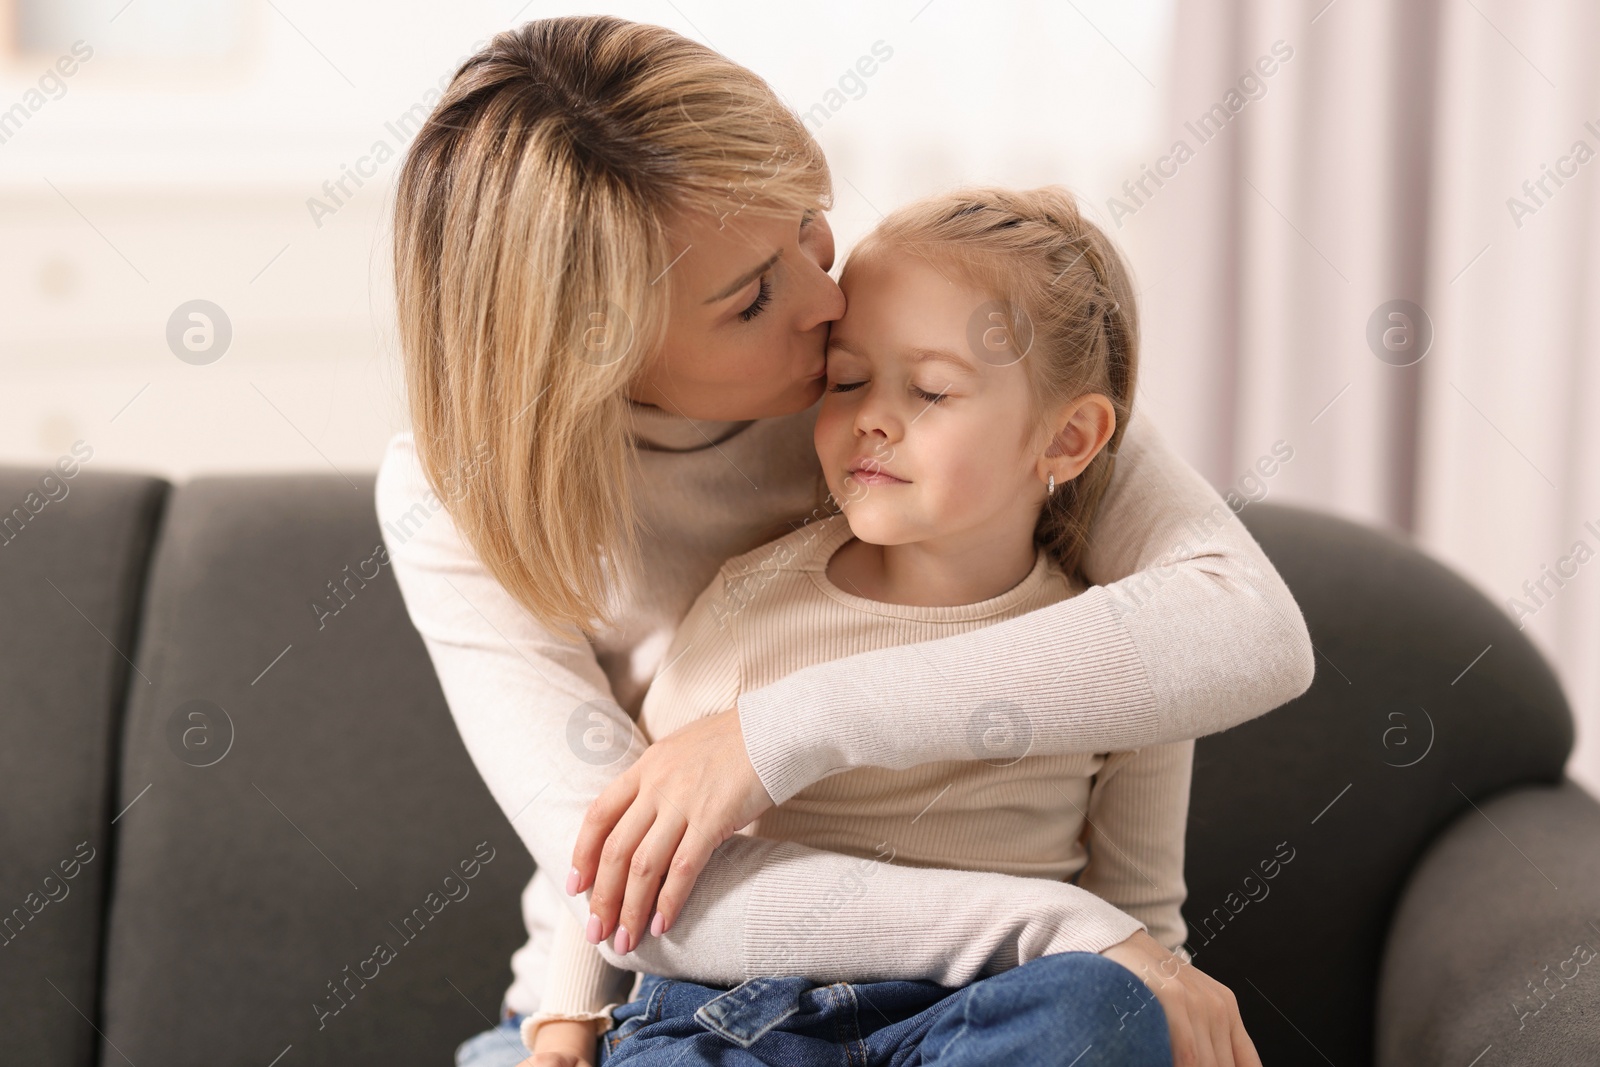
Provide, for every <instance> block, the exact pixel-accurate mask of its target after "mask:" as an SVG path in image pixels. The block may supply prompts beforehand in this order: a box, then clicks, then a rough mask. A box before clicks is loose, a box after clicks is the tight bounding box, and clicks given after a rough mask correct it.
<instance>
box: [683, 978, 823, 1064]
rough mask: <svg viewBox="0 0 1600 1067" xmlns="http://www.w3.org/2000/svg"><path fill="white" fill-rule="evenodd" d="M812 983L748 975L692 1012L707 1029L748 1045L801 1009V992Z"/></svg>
mask: <svg viewBox="0 0 1600 1067" xmlns="http://www.w3.org/2000/svg"><path fill="white" fill-rule="evenodd" d="M812 984H813V983H812V982H811V981H810V980H809V979H807V978H805V977H802V976H799V975H794V976H790V977H785V978H751V979H749V980H747V981H744V982H741V983H739V984H738V985H736V986H734V987H733V988H732V989H730V990H728V991H727V992H726V993H722V994H721V995H719V996H716V997H714V998H712V999H711V1000H709V1001H707V1002H706V1003H704V1004H702V1005H701V1006H700V1009H699V1010H698V1011H696V1012H695V1013H694V1018H695V1021H696V1022H698V1023H699V1024H700V1025H701V1026H703V1027H705V1028H706V1029H707V1030H710V1031H712V1032H713V1033H716V1034H721V1035H722V1036H723V1037H725V1038H727V1039H728V1040H729V1041H732V1042H733V1043H734V1044H736V1045H738V1046H739V1047H740V1048H749V1047H750V1046H751V1045H753V1044H755V1043H756V1041H757V1040H759V1039H760V1037H761V1035H762V1034H765V1033H766V1032H767V1031H768V1030H771V1029H772V1028H773V1027H774V1026H777V1025H778V1024H779V1023H781V1022H783V1020H785V1019H787V1018H788V1017H789V1016H791V1015H793V1014H794V1013H795V1012H797V1011H799V1010H800V994H802V993H804V992H805V991H806V990H807V989H810V988H811V986H812Z"/></svg>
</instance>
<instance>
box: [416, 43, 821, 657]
mask: <svg viewBox="0 0 1600 1067" xmlns="http://www.w3.org/2000/svg"><path fill="white" fill-rule="evenodd" d="M831 197H832V186H831V181H830V178H829V174H828V169H827V163H826V162H825V160H824V158H823V155H822V150H821V148H820V147H819V146H818V145H817V143H816V141H815V140H814V139H813V138H812V137H811V135H810V133H809V132H808V131H807V130H806V129H805V127H804V126H803V125H802V124H801V122H800V120H799V119H798V118H797V117H796V116H795V114H794V113H793V112H792V111H790V110H789V109H788V108H787V107H786V106H785V105H784V104H783V103H781V102H780V101H779V100H778V98H777V96H776V94H774V93H773V91H772V89H771V88H770V87H769V86H768V85H767V83H766V82H764V81H763V80H762V79H760V78H759V77H757V76H756V75H755V74H753V73H751V72H750V71H749V70H746V69H745V68H744V67H741V66H740V65H738V64H737V63H734V62H733V61H731V60H729V59H727V58H725V57H723V56H721V55H718V54H717V53H716V52H714V51H712V50H711V49H709V48H706V47H705V46H703V45H700V44H698V43H696V42H694V41H691V40H689V39H687V38H685V37H683V36H681V35H679V34H677V33H675V32H673V31H671V30H668V29H664V28H662V27H659V26H650V25H642V24H638V23H633V22H627V21H625V20H623V19H619V18H613V17H609V16H582V17H570V18H552V19H541V20H537V21H534V22H529V23H527V24H526V25H524V26H522V27H520V28H518V29H516V30H508V31H505V32H503V33H500V34H497V35H496V36H495V37H494V38H493V40H491V41H490V43H489V44H488V45H487V46H486V47H485V48H484V49H483V50H481V51H480V52H478V53H477V54H475V55H473V56H472V57H471V58H470V59H468V60H467V61H466V63H465V64H463V66H462V67H461V69H460V70H459V71H457V73H456V75H455V78H454V80H453V81H452V82H451V83H450V87H449V89H448V90H446V92H445V94H444V96H443V98H442V99H441V100H440V101H439V103H438V104H437V106H436V107H435V108H434V109H433V112H432V114H431V115H430V116H429V117H428V120H427V122H426V123H425V124H424V125H423V127H422V129H421V130H420V131H419V132H418V134H417V137H416V140H415V141H414V143H413V144H412V146H411V148H410V150H409V152H408V153H407V156H406V160H405V163H404V165H403V166H402V167H401V169H400V174H399V178H398V182H397V191H396V203H395V217H394V270H395V288H396V302H397V310H398V318H399V337H400V343H401V346H402V348H403V350H404V358H405V364H406V381H407V392H408V395H409V402H410V409H411V421H412V426H413V429H414V432H415V436H416V447H417V453H418V456H419V458H420V460H421V464H422V469H423V471H424V472H425V473H426V475H427V478H428V481H429V483H430V485H431V486H432V487H433V489H434V491H435V492H436V493H438V494H440V496H441V497H442V498H446V500H447V503H448V506H449V511H450V515H451V518H452V519H453V520H454V521H455V523H456V525H457V527H458V528H459V529H460V531H461V533H462V536H463V537H464V538H465V539H466V540H467V541H468V542H469V543H470V544H471V546H472V547H473V548H474V549H475V550H476V552H477V553H478V556H479V558H480V559H481V560H482V561H483V563H484V565H485V566H486V567H487V568H488V569H489V571H490V572H491V573H492V574H493V575H494V576H495V577H496V578H497V579H498V580H499V581H500V583H501V584H502V585H503V586H505V588H506V589H507V590H509V591H510V593H511V594H512V596H514V597H515V598H516V599H517V600H518V601H519V602H520V603H522V604H523V605H524V606H525V607H526V608H527V609H528V610H529V611H530V612H532V613H533V615H534V616H535V617H536V618H538V619H539V620H540V621H541V622H543V623H545V624H547V625H551V626H572V627H575V628H576V629H577V630H578V631H579V632H581V633H583V634H585V635H592V634H593V633H594V632H595V630H596V629H597V628H598V627H599V626H600V625H603V624H604V623H605V622H607V621H608V619H609V617H610V615H611V613H612V612H613V611H614V610H615V608H616V604H615V602H614V601H613V599H612V596H611V590H612V589H613V587H614V583H617V582H619V581H623V580H626V579H625V576H626V575H627V574H629V573H631V572H633V571H634V568H635V567H636V566H637V560H638V535H639V531H638V530H637V529H636V522H637V515H636V513H635V510H634V507H633V493H632V485H633V478H634V477H635V476H636V471H635V469H634V463H633V453H632V446H631V442H630V438H629V429H628V427H629V422H628V411H627V405H628V401H627V399H626V394H627V387H628V385H629V382H630V381H631V380H632V379H633V378H634V376H635V375H636V374H638V372H639V371H640V369H641V368H642V367H643V366H644V365H645V363H646V362H647V361H648V360H650V359H651V358H652V357H653V356H654V354H655V353H656V352H657V351H658V350H659V347H660V344H661V342H662V338H663V336H664V333H665V330H666V324H667V314H668V307H669V293H670V289H669V287H670V286H671V284H672V277H671V274H670V272H669V271H668V270H667V268H668V267H669V266H670V264H671V261H672V259H673V256H674V255H675V254H676V252H677V251H678V250H676V249H672V248H669V237H668V234H667V232H666V226H667V223H668V220H669V219H671V218H674V217H678V213H680V212H681V213H684V214H685V215H686V216H694V215H696V214H697V213H701V212H703V213H705V214H706V217H708V218H711V219H720V220H722V223H723V224H724V225H727V224H728V223H729V222H730V220H732V221H733V222H734V224H737V221H738V220H737V219H736V218H735V217H736V216H737V215H739V214H740V213H741V212H743V213H745V214H746V215H747V216H755V215H759V216H763V217H771V216H773V215H777V214H780V213H781V214H793V215H795V216H797V217H798V215H799V214H800V213H801V212H803V211H805V210H809V209H812V208H826V207H828V206H831ZM463 471H470V476H469V477H461V474H462V472H463ZM447 485H451V486H452V489H453V491H452V492H450V493H448V494H446V493H445V492H444V489H445V487H446V486H447Z"/></svg>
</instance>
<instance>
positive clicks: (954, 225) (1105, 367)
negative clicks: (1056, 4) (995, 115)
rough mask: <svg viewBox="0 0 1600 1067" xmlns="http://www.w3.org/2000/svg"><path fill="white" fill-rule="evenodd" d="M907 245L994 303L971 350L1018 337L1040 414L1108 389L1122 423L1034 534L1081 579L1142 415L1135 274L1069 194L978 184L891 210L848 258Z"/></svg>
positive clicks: (978, 320) (1049, 504)
mask: <svg viewBox="0 0 1600 1067" xmlns="http://www.w3.org/2000/svg"><path fill="white" fill-rule="evenodd" d="M890 248H897V249H902V250H904V251H907V252H911V253H913V254H916V255H920V256H922V257H923V258H925V259H927V260H928V261H929V262H930V263H931V264H933V265H934V266H935V267H936V268H938V269H944V268H945V267H947V266H948V267H949V268H950V269H951V270H953V271H954V272H955V273H956V274H957V275H959V276H960V277H961V278H962V279H963V280H964V281H965V282H966V283H967V284H969V285H970V286H972V287H973V288H975V289H978V290H980V291H982V292H985V293H987V294H989V295H990V296H991V297H992V298H993V299H992V301H991V302H990V303H988V304H985V305H983V306H981V307H980V308H979V309H978V310H977V312H975V313H974V317H973V323H972V327H971V329H969V331H968V343H969V346H970V347H971V348H972V349H973V350H974V354H976V355H979V356H980V357H982V358H990V357H989V356H987V355H986V353H985V352H984V351H980V348H984V349H987V348H988V347H989V346H987V345H986V344H985V342H984V341H983V340H982V338H983V337H984V335H985V334H986V333H987V332H988V331H991V330H995V329H1001V330H1004V331H1006V333H1007V335H1008V337H1009V341H1008V344H1009V348H1008V351H1010V352H1015V353H1018V354H1019V356H1017V357H1011V358H1021V359H1022V361H1023V362H1024V364H1025V366H1026V368H1027V369H1028V370H1029V371H1030V383H1031V384H1032V386H1033V394H1032V395H1033V399H1034V411H1033V412H1032V415H1033V416H1034V417H1036V418H1038V417H1042V415H1043V413H1044V411H1046V410H1048V409H1049V408H1051V407H1053V406H1054V405H1056V404H1059V403H1061V402H1063V401H1067V400H1071V399H1073V398H1074V397H1078V396H1082V395H1083V394H1084V393H1091V392H1092V393H1101V394H1103V395H1104V396H1105V397H1106V398H1107V399H1109V400H1110V401H1111V405H1112V408H1113V409H1114V410H1115V412H1116V419H1117V425H1116V429H1115V430H1114V431H1113V432H1112V435H1111V439H1110V440H1109V441H1108V442H1107V443H1106V446H1105V447H1104V448H1103V449H1101V450H1100V453H1099V454H1098V455H1096V456H1095V458H1094V459H1093V460H1091V461H1090V463H1089V465H1088V466H1087V467H1085V468H1084V469H1083V472H1082V473H1080V474H1079V475H1078V476H1077V477H1076V478H1074V479H1072V480H1071V481H1069V482H1067V483H1066V484H1064V485H1058V486H1056V491H1055V493H1054V494H1053V495H1052V496H1050V497H1047V498H1046V502H1045V506H1044V509H1043V510H1042V511H1041V512H1040V515H1039V522H1038V525H1037V526H1036V527H1035V528H1034V541H1035V542H1036V543H1037V544H1038V545H1039V546H1040V547H1042V548H1044V549H1045V550H1046V551H1048V552H1049V553H1050V554H1051V555H1052V556H1054V557H1055V559H1056V560H1057V562H1059V563H1060V565H1061V567H1062V569H1064V570H1065V571H1066V572H1067V573H1069V574H1072V573H1075V572H1077V571H1078V568H1079V565H1080V563H1081V561H1082V557H1083V552H1084V549H1085V548H1086V546H1087V544H1088V540H1089V526H1090V524H1091V523H1092V522H1093V520H1094V515H1095V510H1096V509H1097V508H1098V507H1099V505H1100V498H1101V497H1102V496H1103V495H1104V494H1105V491H1106V487H1107V486H1108V485H1109V484H1110V482H1111V472H1112V469H1113V467H1114V465H1115V463H1116V453H1117V449H1118V448H1119V447H1121V444H1122V435H1123V432H1124V431H1125V430H1126V429H1127V425H1128V419H1129V418H1130V417H1131V416H1132V414H1133V395H1134V388H1135V385H1136V384H1137V383H1136V379H1137V376H1138V369H1139V317H1138V311H1137V307H1136V290H1135V289H1134V285H1133V275H1132V272H1131V271H1130V270H1129V269H1128V265H1127V263H1126V262H1124V260H1123V258H1122V255H1121V254H1120V253H1119V252H1118V251H1117V247H1116V245H1115V244H1113V243H1112V241H1111V239H1110V238H1109V237H1108V236H1106V234H1105V231H1103V230H1102V229H1100V227H1098V226H1096V225H1095V224H1094V223H1093V222H1092V221H1090V220H1089V219H1088V218H1086V217H1085V216H1084V214H1083V212H1082V211H1081V210H1079V207H1078V200H1077V197H1075V196H1074V195H1073V194H1072V192H1071V191H1070V190H1068V189H1066V188H1064V187H1062V186H1059V185H1047V186H1043V187H1040V188H1037V189H1003V188H997V187H989V186H981V187H973V188H965V189H958V190H955V191H953V192H949V193H943V194H939V195H937V196H932V197H928V198H925V199H923V200H918V201H916V202H914V203H911V204H907V205H906V206H905V207H902V208H899V209H897V210H895V211H893V212H891V213H890V214H889V215H888V216H887V217H885V218H884V219H883V221H882V222H880V223H879V224H878V225H877V226H876V227H874V228H873V230H872V231H871V232H870V233H868V234H867V235H866V236H865V237H863V238H862V239H861V241H860V242H858V243H857V244H856V246H855V247H854V248H853V249H851V252H850V256H849V258H848V259H847V261H846V262H845V265H844V269H843V271H842V273H841V278H840V280H841V282H842V281H843V280H844V278H845V277H848V275H849V273H850V268H851V265H852V264H854V263H857V262H860V261H861V259H862V258H863V257H866V256H870V255H872V254H873V253H874V252H875V251H882V250H886V249H890Z"/></svg>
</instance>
